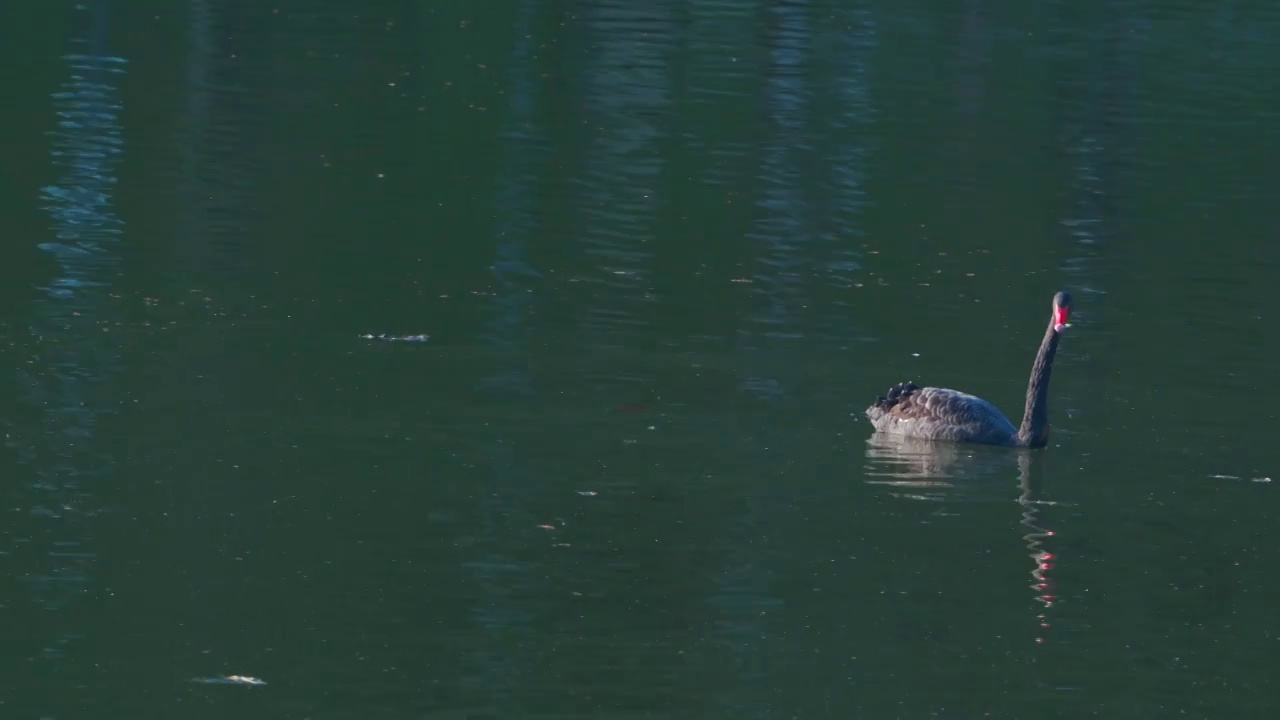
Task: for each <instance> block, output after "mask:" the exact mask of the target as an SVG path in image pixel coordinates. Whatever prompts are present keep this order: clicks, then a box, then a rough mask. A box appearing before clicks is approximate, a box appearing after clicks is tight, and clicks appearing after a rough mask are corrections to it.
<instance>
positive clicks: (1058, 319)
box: [1053, 307, 1071, 325]
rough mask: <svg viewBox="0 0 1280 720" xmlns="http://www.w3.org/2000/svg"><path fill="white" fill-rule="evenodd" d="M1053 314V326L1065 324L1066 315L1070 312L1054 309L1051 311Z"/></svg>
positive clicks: (1065, 309)
mask: <svg viewBox="0 0 1280 720" xmlns="http://www.w3.org/2000/svg"><path fill="white" fill-rule="evenodd" d="M1053 312H1054V320H1053V324H1054V325H1066V324H1067V314H1068V313H1070V312H1071V310H1070V309H1069V308H1064V307H1056V308H1054V309H1053Z"/></svg>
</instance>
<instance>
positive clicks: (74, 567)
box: [7, 0, 127, 665]
mask: <svg viewBox="0 0 1280 720" xmlns="http://www.w3.org/2000/svg"><path fill="white" fill-rule="evenodd" d="M111 9H112V8H111V4H110V3H108V2H106V0H102V1H100V2H95V3H92V4H89V5H78V6H77V14H76V17H75V22H76V30H75V33H76V34H75V35H74V36H73V41H72V47H73V49H72V52H70V53H68V54H66V55H64V56H63V60H65V62H66V68H67V70H66V72H67V76H66V79H65V80H64V81H63V82H62V83H61V85H60V87H59V88H58V90H57V92H55V93H54V94H53V96H52V101H53V108H54V112H55V117H56V120H55V126H54V129H53V130H52V132H51V134H52V138H53V142H52V158H51V163H52V165H53V166H54V167H55V168H57V170H58V171H59V173H60V175H59V177H58V179H57V180H56V182H54V183H53V184H51V185H49V186H47V187H45V188H43V189H42V190H41V193H40V196H41V202H42V206H43V208H44V209H45V211H46V212H47V213H48V215H49V219H50V234H51V235H52V239H50V240H48V241H46V242H43V243H41V244H40V245H39V247H40V249H42V250H44V251H45V252H47V253H49V254H50V255H52V256H53V257H54V258H55V259H56V261H57V268H58V269H57V274H56V275H55V277H54V278H53V279H52V280H51V281H50V282H49V283H48V284H47V285H46V286H45V287H43V288H42V290H43V297H41V298H40V299H38V300H37V301H36V303H35V304H34V306H33V307H32V308H31V319H30V326H29V327H30V335H29V338H28V339H27V344H26V347H25V348H24V350H25V353H26V355H27V358H26V362H24V363H22V364H21V365H20V366H19V368H20V369H19V370H18V377H17V384H18V386H19V389H20V393H21V398H22V400H23V402H24V404H25V410H26V411H27V412H26V414H25V415H24V416H23V417H21V418H20V419H19V420H18V421H17V422H16V423H15V424H14V425H13V426H12V432H11V433H9V437H8V438H7V439H8V442H9V443H10V445H11V447H12V448H13V450H14V451H15V453H16V455H17V456H18V460H19V463H20V465H21V466H22V467H24V468H25V469H26V473H27V485H26V488H25V495H26V499H25V506H26V507H25V510H26V512H27V516H28V518H29V520H28V522H27V523H25V524H24V525H23V527H24V528H25V531H23V532H22V533H21V534H18V533H15V538H16V540H17V541H18V542H17V546H16V547H15V551H14V555H15V556H16V557H15V561H16V563H17V568H16V570H17V572H16V575H17V576H19V577H23V578H25V579H26V581H27V583H28V586H29V588H30V590H31V592H32V597H33V600H34V602H35V603H36V604H37V605H38V606H39V607H40V608H41V609H42V610H45V611H50V612H48V613H45V614H42V617H43V618H44V619H45V622H44V623H40V624H38V625H37V626H35V628H33V631H34V632H35V633H36V635H35V637H34V638H33V640H32V642H34V643H36V644H37V645H38V647H39V650H38V651H37V652H34V653H32V654H30V655H28V657H43V658H44V659H46V660H50V661H55V662H56V663H57V664H58V665H61V664H62V662H63V661H64V659H65V658H67V656H68V653H69V651H70V650H69V648H70V647H72V646H73V641H74V640H76V639H77V638H78V637H79V636H80V632H81V630H80V628H79V626H78V623H77V621H76V617H77V613H78V612H82V611H83V604H84V603H85V602H86V601H87V599H88V596H87V592H88V582H89V578H90V574H91V572H92V569H93V567H94V564H95V559H96V553H95V550H94V547H93V537H94V526H93V522H92V518H93V517H94V516H95V515H96V513H97V511H98V505H99V500H98V494H99V493H100V492H101V490H100V489H99V488H100V486H101V484H102V483H103V482H105V481H106V480H107V479H108V478H110V477H111V474H112V468H113V466H114V465H115V458H114V457H113V456H112V455H111V454H110V453H108V452H107V451H105V450H104V449H103V448H102V447H101V446H100V445H99V440H98V437H97V434H98V433H97V431H98V424H99V421H100V420H101V418H102V417H103V416H104V415H105V414H107V413H109V412H110V411H111V408H112V400H111V398H110V394H109V391H108V389H107V385H106V383H107V380H108V379H109V378H110V377H111V375H112V374H113V373H114V372H115V371H116V369H117V363H118V352H117V348H116V347H115V345H114V342H113V337H112V336H111V335H110V334H106V333H103V332H102V331H101V325H102V324H104V323H107V322H110V321H111V319H112V318H111V313H112V311H111V306H110V305H109V303H108V292H109V290H110V287H111V285H112V283H113V281H114V279H115V277H116V275H117V273H118V268H119V265H120V252H121V248H120V244H121V235H122V229H123V223H122V222H121V220H120V218H119V217H117V215H116V211H115V207H114V200H113V193H114V188H115V184H116V176H115V171H116V170H115V169H116V165H117V164H118V161H119V156H120V154H121V152H122V149H123V144H124V139H123V135H122V132H121V127H120V121H119V115H120V112H121V102H120V99H119V93H118V86H119V84H120V81H121V76H122V75H123V74H124V73H125V71H126V68H127V62H126V60H125V59H124V58H120V57H116V56H114V55H111V54H110V53H109V51H108V47H107V46H108V42H107V30H108V20H109V19H110V15H111Z"/></svg>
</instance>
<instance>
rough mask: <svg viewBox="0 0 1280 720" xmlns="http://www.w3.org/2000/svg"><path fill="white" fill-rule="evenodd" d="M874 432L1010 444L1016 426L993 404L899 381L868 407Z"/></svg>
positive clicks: (932, 438) (977, 398)
mask: <svg viewBox="0 0 1280 720" xmlns="http://www.w3.org/2000/svg"><path fill="white" fill-rule="evenodd" d="M867 418H869V419H870V420H871V424H872V425H873V426H875V429H876V431H877V432H882V433H892V434H896V435H906V436H908V437H918V438H928V439H931V440H953V441H956V442H971V443H983V444H986V445H1013V444H1015V441H1014V438H1015V436H1016V435H1017V433H1018V429H1017V428H1016V427H1014V425H1013V423H1011V422H1009V419H1008V418H1006V417H1005V416H1004V414H1003V413H1001V412H1000V411H999V410H997V409H996V407H995V406H994V405H992V404H991V403H989V402H987V401H986V400H983V399H982V398H980V397H977V396H975V395H970V394H968V393H962V392H960V391H959V390H949V389H947V388H934V387H925V388H922V387H918V386H916V385H915V384H914V383H910V382H907V383H902V384H901V385H898V386H896V387H893V388H891V389H890V390H889V393H888V395H887V396H885V397H881V398H877V399H876V402H875V404H874V405H872V406H871V407H869V408H867Z"/></svg>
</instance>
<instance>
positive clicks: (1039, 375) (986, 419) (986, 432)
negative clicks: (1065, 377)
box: [867, 292, 1071, 447]
mask: <svg viewBox="0 0 1280 720" xmlns="http://www.w3.org/2000/svg"><path fill="white" fill-rule="evenodd" d="M1070 314H1071V296H1070V295H1068V294H1067V293H1065V292H1060V293H1058V294H1056V295H1054V296H1053V314H1052V315H1051V316H1050V317H1049V329H1048V330H1046V331H1045V333H1044V340H1043V341H1042V342H1041V343H1040V352H1038V353H1036V361H1035V364H1034V365H1032V366H1031V382H1030V383H1028V384H1027V407H1026V410H1025V412H1024V413H1023V415H1022V426H1021V427H1014V425H1013V423H1011V422H1009V418H1006V417H1005V416H1004V415H1003V414H1001V412H1000V411H999V410H997V409H996V407H995V406H994V405H992V404H991V403H989V402H987V401H986V400H983V399H982V398H980V397H975V396H973V395H970V394H968V393H962V392H959V391H958V390H948V389H946V388H933V387H924V388H922V387H918V386H916V384H915V383H912V382H905V383H902V384H900V385H898V386H897V387H893V388H890V389H889V394H888V395H887V396H886V397H879V398H876V402H875V404H874V405H872V406H871V407H869V408H867V417H868V418H870V420H871V424H872V425H874V426H875V429H876V431H877V432H882V433H891V434H895V435H905V436H908V437H917V438H925V439H928V440H952V441H955V442H968V443H981V444H983V445H1008V446H1012V447H1044V446H1045V444H1046V443H1047V442H1048V441H1049V376H1050V374H1052V372H1053V356H1054V355H1055V354H1056V353H1057V352H1058V339H1059V337H1061V335H1062V332H1063V331H1064V330H1066V329H1067V328H1068V327H1070V326H1069V325H1067V317H1068V316H1069V315H1070Z"/></svg>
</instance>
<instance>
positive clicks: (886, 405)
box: [867, 380, 920, 421]
mask: <svg viewBox="0 0 1280 720" xmlns="http://www.w3.org/2000/svg"><path fill="white" fill-rule="evenodd" d="M919 389H920V387H919V386H918V385H916V384H915V383H914V382H912V381H910V380H908V381H906V382H904V383H898V384H897V385H894V386H893V387H891V388H889V392H887V393H885V394H884V395H880V396H877V397H876V401H875V403H873V404H872V405H871V407H869V408H867V417H869V418H871V420H872V421H875V420H876V419H878V418H880V417H881V416H883V415H884V414H885V413H887V412H889V411H890V410H892V409H893V406H895V405H897V404H898V403H900V402H902V401H903V400H905V399H907V398H909V397H911V395H912V394H913V393H915V391H917V390H919Z"/></svg>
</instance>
